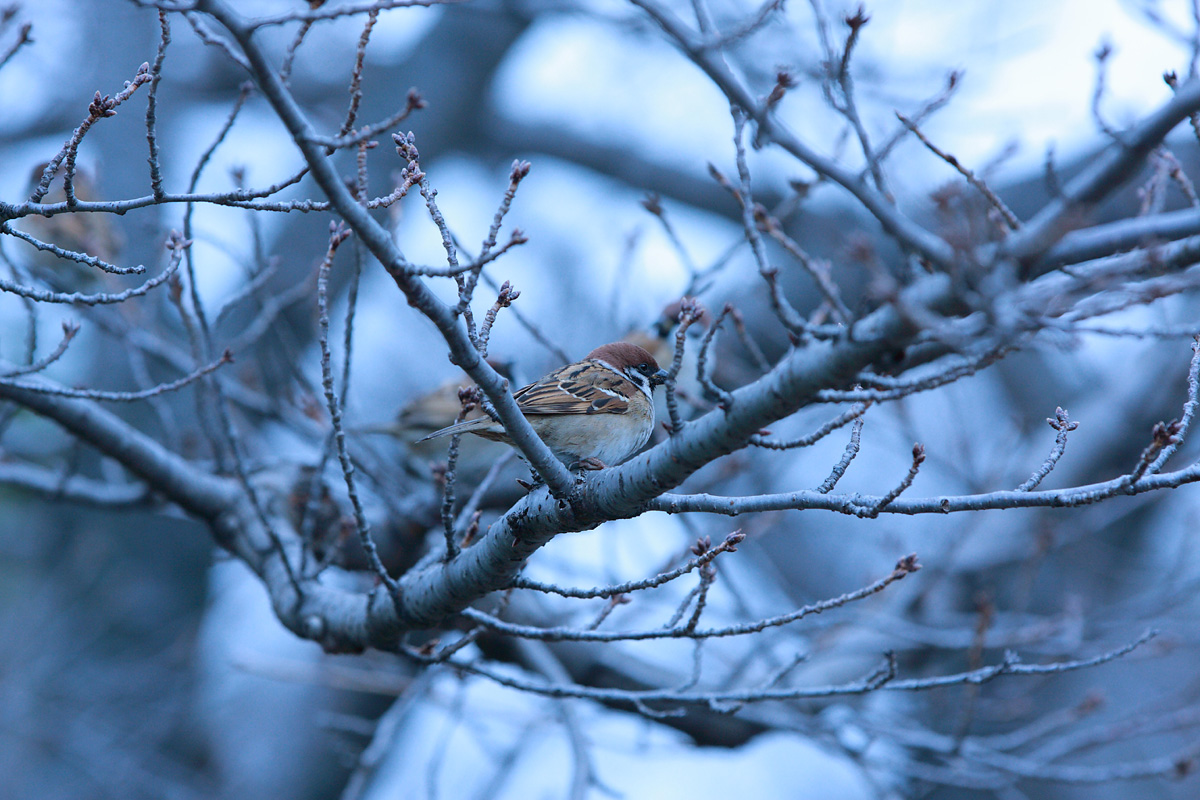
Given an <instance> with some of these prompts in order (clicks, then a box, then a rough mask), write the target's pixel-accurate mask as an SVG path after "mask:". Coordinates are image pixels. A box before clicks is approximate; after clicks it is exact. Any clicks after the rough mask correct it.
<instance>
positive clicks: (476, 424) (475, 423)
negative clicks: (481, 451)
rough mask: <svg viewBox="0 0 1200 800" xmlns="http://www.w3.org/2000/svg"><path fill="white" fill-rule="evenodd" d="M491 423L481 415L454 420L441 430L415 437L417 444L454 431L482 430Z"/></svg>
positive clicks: (449, 434) (489, 419)
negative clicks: (459, 420)
mask: <svg viewBox="0 0 1200 800" xmlns="http://www.w3.org/2000/svg"><path fill="white" fill-rule="evenodd" d="M491 425H492V420H491V418H490V417H482V418H480V419H468V420H465V421H463V422H456V423H454V424H453V425H447V426H446V427H445V428H442V429H441V430H437V431H434V432H433V433H431V434H429V435H428V436H424V437H422V438H420V439H417V442H416V443H417V444H420V443H421V442H427V441H429V440H430V439H438V438H440V437H442V436H452V435H454V434H456V433H472V432H474V431H479V430H484V429H486V428H488V427H490V426H491Z"/></svg>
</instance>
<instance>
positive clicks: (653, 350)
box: [621, 300, 712, 419]
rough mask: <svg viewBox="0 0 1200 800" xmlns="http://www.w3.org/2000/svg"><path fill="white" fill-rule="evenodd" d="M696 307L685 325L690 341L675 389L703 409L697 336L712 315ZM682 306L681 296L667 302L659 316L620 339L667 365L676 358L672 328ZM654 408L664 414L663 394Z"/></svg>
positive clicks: (659, 414)
mask: <svg viewBox="0 0 1200 800" xmlns="http://www.w3.org/2000/svg"><path fill="white" fill-rule="evenodd" d="M696 307H697V309H698V314H699V316H698V317H697V318H696V320H695V322H693V323H692V324H691V326H690V327H689V328H688V334H687V335H688V337H689V339H691V341H689V342H688V344H687V347H685V348H684V351H683V361H682V363H681V364H680V367H679V374H678V375H676V376H675V392H676V393H677V394H678V396H679V397H680V399H682V400H683V401H684V402H686V403H688V404H689V405H691V406H692V407H693V408H697V409H703V408H707V407H708V406H707V404H706V403H704V401H703V400H701V398H702V397H703V396H704V391H703V387H702V385H701V383H700V378H699V356H700V342H698V341H696V339H699V338H700V337H701V336H703V334H704V332H705V331H707V330H708V326H709V324H711V321H712V317H711V316H710V315H709V313H708V310H707V309H705V308H704V307H703V306H701V305H699V304H697V305H696ZM682 308H683V302H682V300H675V301H674V302H672V303H668V304H667V305H666V306H665V307H664V308H663V310H662V312H661V313H660V314H659V315H658V319H656V320H655V321H654V322H653V323H652V324H651V325H650V326H649V327H648V328H634V329H633V330H631V331H630V332H629V333H627V334H625V335H624V336H623V337H622V338H621V340H622V341H625V342H629V343H631V344H635V345H637V346H639V347H641V348H643V349H644V350H646V351H647V352H648V353H650V355H652V356H654V358H655V360H656V361H658V363H660V364H665V365H668V366H670V365H671V364H673V363H674V360H675V330H676V329H677V328H678V327H679V314H680V312H681V311H682ZM655 411H656V412H657V413H658V416H659V417H660V418H664V419H665V418H666V416H667V413H666V412H667V407H666V400H665V399H664V398H661V397H660V398H658V399H657V400H656V401H655Z"/></svg>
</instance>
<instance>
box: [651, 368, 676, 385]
mask: <svg viewBox="0 0 1200 800" xmlns="http://www.w3.org/2000/svg"><path fill="white" fill-rule="evenodd" d="M670 377H671V375H670V373H668V372H667V371H666V370H665V369H660V370H659V371H658V372H656V373H654V374H653V375H651V376H650V388H651V389H653V388H654V387H655V386H661V385H662V384H664V383H666V382H667V380H668V379H669V378H670Z"/></svg>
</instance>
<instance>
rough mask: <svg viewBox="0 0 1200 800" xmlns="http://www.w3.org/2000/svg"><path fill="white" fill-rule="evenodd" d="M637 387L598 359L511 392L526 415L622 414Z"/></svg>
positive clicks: (556, 371) (625, 410)
mask: <svg viewBox="0 0 1200 800" xmlns="http://www.w3.org/2000/svg"><path fill="white" fill-rule="evenodd" d="M637 391H638V388H637V386H635V385H634V384H633V383H631V382H630V381H629V379H628V378H625V377H624V376H622V375H619V374H617V373H615V372H613V371H612V370H611V369H609V368H607V367H605V366H602V365H601V364H600V363H599V362H595V361H583V362H580V363H579V364H569V365H567V366H565V367H561V368H560V369H557V370H555V371H554V372H551V373H550V374H549V375H547V376H546V377H544V378H542V379H541V380H539V381H537V382H536V383H531V384H529V385H528V386H526V387H524V388H523V389H519V390H518V391H517V393H516V394H514V395H513V397H514V399H516V401H517V407H518V408H520V409H521V413H522V414H525V415H526V416H530V415H538V414H597V413H604V414H624V413H626V412H628V411H629V400H630V398H631V397H633V396H634V395H635V393H636V392H637Z"/></svg>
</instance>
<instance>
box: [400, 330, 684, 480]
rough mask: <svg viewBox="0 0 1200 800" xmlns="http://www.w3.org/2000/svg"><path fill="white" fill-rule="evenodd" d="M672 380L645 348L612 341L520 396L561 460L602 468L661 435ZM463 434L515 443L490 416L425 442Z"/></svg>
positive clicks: (523, 410) (523, 408)
mask: <svg viewBox="0 0 1200 800" xmlns="http://www.w3.org/2000/svg"><path fill="white" fill-rule="evenodd" d="M666 380H667V373H666V371H665V370H662V369H660V368H659V366H658V362H657V361H655V360H654V356H652V355H650V354H649V353H648V352H646V350H645V349H643V348H641V347H638V346H637V345H635V344H630V343H628V342H613V343H612V344H606V345H603V346H602V347H597V348H596V349H595V350H593V351H592V352H590V353H588V355H587V357H586V358H584V359H583V360H582V361H579V362H576V363H574V364H568V365H567V366H565V367H559V368H558V369H556V370H555V371H554V372H551V373H550V374H549V375H546V376H545V377H543V378H542V379H540V380H538V381H535V382H534V383H531V384H529V385H528V386H526V387H524V388H522V389H520V390H518V391H517V392H516V393H515V394H514V395H513V399H514V400H516V401H517V408H519V409H520V411H521V413H522V414H524V415H525V418H526V419H528V420H529V423H530V425H532V426H533V430H534V432H536V433H537V435H538V436H539V437H541V439H542V441H543V442H545V443H546V446H547V447H549V448H550V451H551V452H552V453H554V455H555V457H557V458H558V459H559V460H560V461H562V462H563V463H564V464H566V465H567V466H568V467H570V468H571V469H580V468H582V469H603V468H605V467H606V466H612V465H615V464H619V463H621V462H622V461H624V460H625V459H627V458H629V457H630V456H632V455H633V454H634V453H636V452H637V451H638V450H640V449H641V448H642V446H643V445H645V444H646V441H647V440H648V439H649V438H650V433H651V432H652V431H653V430H654V387H655V386H658V385H659V384H662V383H663V382H665V381H666ZM461 433H473V434H475V435H476V436H481V437H483V438H484V439H490V440H492V441H497V442H504V443H505V444H508V445H510V446H511V445H512V440H511V439H509V437H508V434H507V433H506V432H505V430H504V426H503V425H501V424H500V423H499V422H497V421H495V420H493V419H492V418H491V417H489V416H483V417H480V418H476V419H468V420H464V421H463V422H460V423H458V424H455V425H450V426H448V427H445V428H442V429H441V430H438V431H434V432H433V433H431V434H429V435H428V436H426V437H425V438H424V439H421V440H420V441H422V442H423V441H426V440H428V439H435V438H437V437H439V436H450V435H452V434H461Z"/></svg>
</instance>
